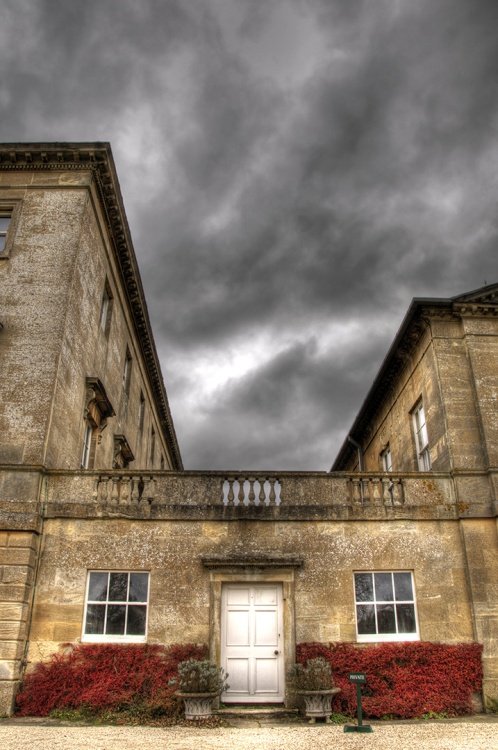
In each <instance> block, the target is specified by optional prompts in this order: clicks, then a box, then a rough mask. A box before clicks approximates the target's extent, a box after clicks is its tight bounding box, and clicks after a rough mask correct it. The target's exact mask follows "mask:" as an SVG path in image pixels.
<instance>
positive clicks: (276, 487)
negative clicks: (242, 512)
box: [221, 476, 282, 506]
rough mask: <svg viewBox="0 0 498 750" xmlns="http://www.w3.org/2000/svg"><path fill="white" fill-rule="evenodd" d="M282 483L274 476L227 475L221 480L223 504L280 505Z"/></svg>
mask: <svg viewBox="0 0 498 750" xmlns="http://www.w3.org/2000/svg"><path fill="white" fill-rule="evenodd" d="M281 490H282V484H281V482H280V480H279V479H278V478H277V477H274V476H269V477H265V476H259V477H257V476H240V477H237V478H235V477H227V478H226V479H224V480H222V482H221V502H222V503H223V505H234V506H237V505H280V503H281V499H282V498H281Z"/></svg>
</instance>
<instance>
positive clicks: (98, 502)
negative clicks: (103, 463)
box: [0, 466, 494, 519]
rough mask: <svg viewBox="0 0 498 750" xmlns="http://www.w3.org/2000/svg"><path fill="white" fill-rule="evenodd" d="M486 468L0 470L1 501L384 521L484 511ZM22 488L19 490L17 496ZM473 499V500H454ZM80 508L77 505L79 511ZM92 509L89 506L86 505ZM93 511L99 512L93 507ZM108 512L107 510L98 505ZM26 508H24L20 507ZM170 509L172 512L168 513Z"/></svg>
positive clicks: (114, 510)
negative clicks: (350, 471) (410, 470)
mask: <svg viewBox="0 0 498 750" xmlns="http://www.w3.org/2000/svg"><path fill="white" fill-rule="evenodd" d="M493 479H494V474H493V475H492V476H489V472H477V471H475V472H466V473H465V474H464V473H462V472H460V473H459V474H455V476H452V475H450V474H443V473H439V472H427V473H422V472H417V473H415V472H413V473H407V474H399V473H390V474H385V473H371V474H370V473H368V474H367V473H355V474H347V473H342V472H341V473H328V472H290V471H283V472H278V473H277V472H268V471H266V472H240V471H237V472H221V471H185V472H165V471H147V472H139V471H136V472H134V471H129V470H128V471H127V470H113V471H106V472H103V471H100V472H99V471H69V470H67V471H63V470H57V471H47V470H43V469H42V468H41V467H32V468H29V469H27V468H26V467H19V468H16V467H12V466H11V467H8V468H5V469H0V504H3V505H5V504H7V506H10V508H11V510H12V512H14V504H16V503H17V504H18V503H19V497H20V496H22V497H23V498H25V500H24V502H23V505H26V506H30V507H31V508H32V509H35V508H36V507H45V508H47V509H50V512H54V513H58V512H63V513H70V512H71V510H70V509H71V507H73V508H74V512H76V508H75V507H74V506H76V505H77V506H78V507H79V510H78V513H81V514H84V513H87V514H90V515H92V514H93V515H98V514H99V513H100V512H101V511H102V513H107V512H108V513H111V514H114V515H116V514H120V513H125V514H126V515H129V516H132V515H133V514H136V515H137V517H141V516H143V515H151V514H152V515H153V516H155V517H158V518H159V517H171V518H173V517H176V515H178V514H180V515H182V514H183V515H187V514H189V515H190V517H192V518H194V517H195V518H199V519H201V518H203V517H206V518H207V517H209V518H215V517H220V518H221V517H224V518H227V519H232V518H233V519H235V518H237V517H238V516H240V517H248V518H251V517H254V518H258V517H266V516H268V517H270V516H275V518H277V517H280V518H282V519H284V518H289V519H290V518H296V519H298V518H302V519H306V518H310V519H312V518H318V517H329V518H337V519H339V518H355V517H358V518H377V519H380V518H383V517H391V516H394V517H400V518H401V517H405V518H409V517H417V518H422V517H427V518H428V517H433V516H434V515H436V516H437V517H439V518H451V517H455V515H460V516H461V515H469V514H471V513H475V512H476V511H478V513H479V515H489V514H490V513H492V512H494V511H493V507H492V506H493V498H492V493H491V491H490V490H491V483H490V480H491V482H492V481H493ZM21 492H22V494H21ZM462 496H463V497H469V496H471V497H472V498H473V501H472V503H469V502H468V501H466V502H462V501H461V500H460V499H459V498H461V497H462ZM85 508H86V509H87V510H84V509H85ZM92 509H93V510H92ZM99 509H100V510H99ZM105 509H108V510H105ZM27 511H28V508H26V512H27ZM175 514H176V515H175Z"/></svg>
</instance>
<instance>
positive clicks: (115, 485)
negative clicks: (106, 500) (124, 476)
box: [111, 477, 120, 504]
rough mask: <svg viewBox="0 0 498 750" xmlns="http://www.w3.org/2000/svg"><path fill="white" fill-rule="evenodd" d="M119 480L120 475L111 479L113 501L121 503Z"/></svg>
mask: <svg viewBox="0 0 498 750" xmlns="http://www.w3.org/2000/svg"><path fill="white" fill-rule="evenodd" d="M119 480H120V477H112V479H111V483H112V484H111V486H112V489H111V503H116V504H117V503H119V485H118V483H119Z"/></svg>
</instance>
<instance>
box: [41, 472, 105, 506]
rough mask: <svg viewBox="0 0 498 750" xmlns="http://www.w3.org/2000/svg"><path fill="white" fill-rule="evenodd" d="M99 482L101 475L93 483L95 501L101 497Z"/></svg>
mask: <svg viewBox="0 0 498 750" xmlns="http://www.w3.org/2000/svg"><path fill="white" fill-rule="evenodd" d="M99 483H100V477H97V479H96V480H95V484H94V485H93V492H92V500H93V502H94V503H96V502H97V500H98V497H99ZM44 489H45V490H46V485H45V486H44Z"/></svg>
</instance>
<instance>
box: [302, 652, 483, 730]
mask: <svg viewBox="0 0 498 750" xmlns="http://www.w3.org/2000/svg"><path fill="white" fill-rule="evenodd" d="M481 652H482V646H481V645H479V644H477V643H469V644H458V645H454V646H452V645H445V644H442V643H441V644H440V643H421V642H413V643H384V644H381V645H378V646H370V647H358V646H355V645H353V644H350V643H337V644H329V645H328V646H326V645H325V644H322V643H300V644H299V645H298V646H297V661H298V662H301V663H304V662H306V661H307V660H308V659H313V658H316V657H318V656H322V657H323V658H324V659H326V660H327V661H328V662H329V663H330V665H331V667H332V672H333V675H334V681H335V683H336V685H337V687H340V688H341V692H340V693H339V695H338V696H336V698H335V699H334V703H333V706H334V710H335V711H338V712H341V713H345V714H348V715H350V716H352V715H354V713H355V712H356V686H355V685H353V684H352V683H350V682H349V679H348V675H349V673H350V672H364V673H365V674H366V676H367V684H366V686H365V687H364V688H363V689H362V706H363V710H364V713H365V714H366V715H367V716H370V717H372V718H375V717H382V716H386V715H390V716H397V717H399V718H404V719H409V718H413V717H415V716H422V715H423V714H426V713H429V712H437V713H446V714H447V715H448V716H456V715H458V714H466V713H472V693H473V692H474V691H478V690H480V689H481V682H482V666H481Z"/></svg>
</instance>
